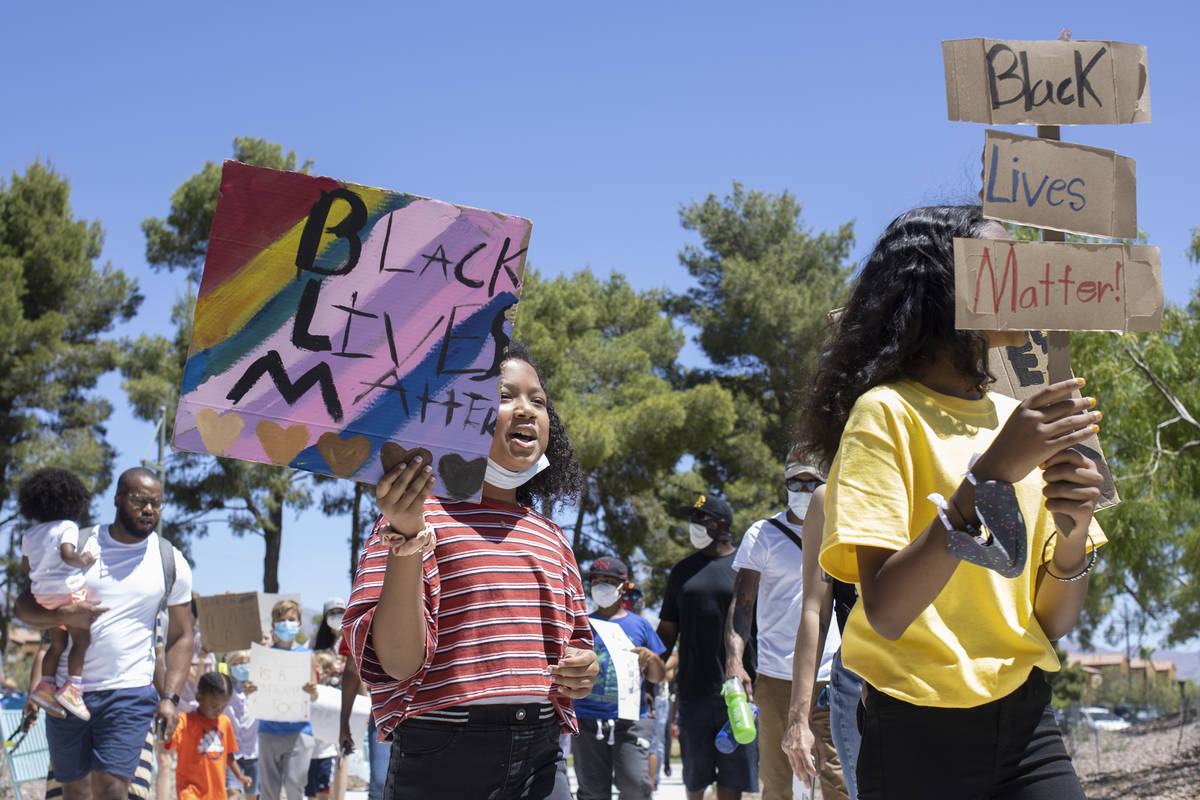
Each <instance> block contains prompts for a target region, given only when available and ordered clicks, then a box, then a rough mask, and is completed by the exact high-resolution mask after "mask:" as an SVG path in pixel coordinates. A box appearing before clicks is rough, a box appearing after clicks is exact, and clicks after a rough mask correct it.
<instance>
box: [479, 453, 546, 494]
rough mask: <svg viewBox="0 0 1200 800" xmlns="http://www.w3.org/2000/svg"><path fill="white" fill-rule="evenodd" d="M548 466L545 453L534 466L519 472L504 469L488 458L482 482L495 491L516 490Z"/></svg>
mask: <svg viewBox="0 0 1200 800" xmlns="http://www.w3.org/2000/svg"><path fill="white" fill-rule="evenodd" d="M549 466H550V459H549V458H547V457H546V454H545V453H542V455H541V457H540V458H538V460H537V463H536V464H534V465H533V466H531V467H527V468H526V469H523V470H521V471H520V472H513V471H512V470H511V469H506V468H505V467H502V466H500V465H499V464H497V463H496V462H495V461H493V460H492V459H491V458H490V457H489V458H488V460H487V469H486V470H485V471H484V474H483V481H484V483H490V484H491V485H492V486H495V487H496V488H497V489H516V488H518V487H520V486H524V485H525V484H526V483H528V482H529V481H530V480H531V479H532V478H533V476H534V475H537V474H538V473H539V472H541V471H542V470H544V469H546V468H547V467H549Z"/></svg>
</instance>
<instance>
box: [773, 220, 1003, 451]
mask: <svg viewBox="0 0 1200 800" xmlns="http://www.w3.org/2000/svg"><path fill="white" fill-rule="evenodd" d="M988 222H989V221H988V220H986V219H984V217H983V209H982V208H981V207H980V206H932V207H927V208H914V209H913V210H911V211H907V212H905V213H903V214H901V215H900V216H899V217H896V219H895V220H893V221H892V223H891V224H890V225H888V226H887V228H886V229H885V230H884V232H883V234H882V235H881V236H880V237H879V241H878V242H876V244H875V249H874V250H872V251H871V255H870V256H869V257H868V258H867V261H866V263H865V264H864V265H863V268H862V272H861V273H860V274H859V276H858V281H857V283H856V284H855V286H854V291H853V292H852V294H851V296H850V302H849V304H848V305H847V306H846V309H845V311H844V313H843V314H842V316H841V318H840V319H839V320H838V322H837V323H836V324H835V325H834V329H833V333H832V335H831V338H830V341H829V343H828V345H827V346H826V347H825V349H824V351H823V352H822V353H821V363H820V366H819V367H818V369H817V376H816V380H815V381H814V383H813V385H812V387H811V388H810V389H809V391H808V393H807V396H806V400H805V402H804V413H803V414H802V415H801V417H800V425H799V428H798V430H797V435H796V438H797V440H798V442H799V444H800V446H801V447H802V448H804V449H805V450H806V451H807V452H808V453H809V454H811V455H812V456H813V457H815V458H816V459H818V460H819V461H820V463H821V465H822V466H824V467H825V468H826V469H828V467H829V465H830V462H832V461H833V456H834V453H836V452H837V448H838V442H839V440H840V439H841V437H842V430H843V429H844V428H845V427H846V419H847V418H848V417H849V416H850V409H851V407H852V406H853V405H854V401H856V400H857V399H858V398H859V396H860V395H862V394H863V393H864V392H866V391H867V390H868V389H871V388H872V387H875V386H878V385H880V384H883V383H889V382H891V381H896V380H901V379H904V378H919V377H920V376H921V374H922V373H923V372H924V371H925V370H926V369H928V368H929V367H930V366H931V365H932V364H933V362H934V361H935V360H936V358H937V355H938V352H939V351H941V350H942V349H944V348H947V349H948V350H949V354H950V357H951V359H952V360H953V362H954V365H955V367H957V368H958V370H959V372H961V373H962V374H963V375H967V376H970V377H971V378H972V379H973V380H974V381H975V387H976V389H978V390H979V391H981V392H982V391H983V390H984V389H985V388H986V387H987V385H988V384H989V383H991V381H992V380H994V379H993V377H992V376H991V374H990V373H988V371H987V340H986V339H985V338H984V336H983V335H982V334H980V333H979V332H978V331H968V330H961V331H960V330H956V329H955V327H954V238H955V237H959V238H977V237H979V236H980V235H981V233H982V232H983V228H984V227H985V226H986V225H987V224H988Z"/></svg>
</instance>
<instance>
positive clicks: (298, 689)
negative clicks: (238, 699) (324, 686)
mask: <svg viewBox="0 0 1200 800" xmlns="http://www.w3.org/2000/svg"><path fill="white" fill-rule="evenodd" d="M312 679H313V675H312V653H311V652H310V651H308V650H302V651H300V652H296V651H294V650H280V649H277V648H274V647H263V646H262V645H261V644H252V645H250V680H251V681H253V682H254V685H255V686H256V687H257V688H256V690H255V691H254V692H252V693H251V694H249V695H247V696H246V700H247V702H248V703H249V705H250V714H251V716H254V717H256V718H258V719H266V720H271V721H273V722H303V721H304V720H307V719H308V706H309V703H310V702H311V700H312V698H310V697H309V695H308V692H306V691H304V689H303V687H304V684H306V683H308V682H310V681H311V680H312Z"/></svg>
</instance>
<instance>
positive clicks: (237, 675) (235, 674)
mask: <svg viewBox="0 0 1200 800" xmlns="http://www.w3.org/2000/svg"><path fill="white" fill-rule="evenodd" d="M229 675H230V677H232V678H233V679H234V680H235V681H248V680H250V665H249V664H234V665H233V666H231V667H230V668H229Z"/></svg>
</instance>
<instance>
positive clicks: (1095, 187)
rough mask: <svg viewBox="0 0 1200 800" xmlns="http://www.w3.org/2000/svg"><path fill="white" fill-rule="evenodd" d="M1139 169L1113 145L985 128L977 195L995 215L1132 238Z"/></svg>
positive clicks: (985, 212)
mask: <svg viewBox="0 0 1200 800" xmlns="http://www.w3.org/2000/svg"><path fill="white" fill-rule="evenodd" d="M1135 174H1136V173H1135V167H1134V163H1133V159H1132V158H1126V157H1125V156H1119V155H1117V154H1116V153H1115V152H1113V151H1112V150H1105V149H1103V148H1100V147H1086V146H1084V145H1080V144H1067V143H1065V142H1056V141H1053V140H1050V139H1037V138H1034V137H1030V136H1017V135H1015V134H1011V133H1004V132H1002V131H986V132H985V135H984V147H983V189H982V190H981V191H980V193H979V197H980V199H981V200H982V201H983V215H984V216H985V217H990V218H991V219H999V220H1004V221H1006V222H1015V223H1017V224H1018V225H1033V226H1036V227H1039V228H1054V229H1055V230H1060V231H1068V232H1070V233H1080V234H1084V235H1091V236H1105V237H1108V238H1110V239H1115V238H1123V239H1132V238H1135V237H1136V236H1137V235H1138V234H1137V195H1136V190H1135V183H1136V181H1135Z"/></svg>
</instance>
